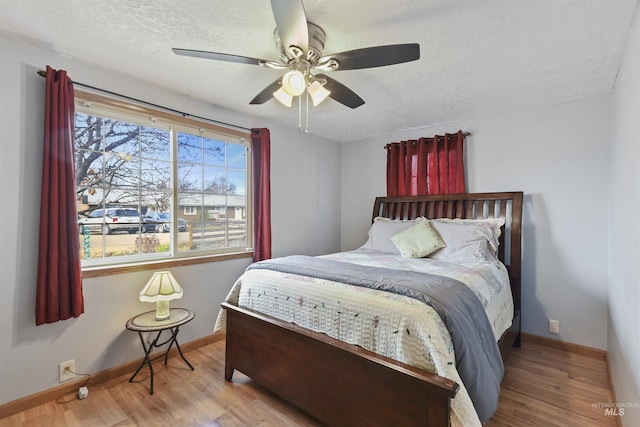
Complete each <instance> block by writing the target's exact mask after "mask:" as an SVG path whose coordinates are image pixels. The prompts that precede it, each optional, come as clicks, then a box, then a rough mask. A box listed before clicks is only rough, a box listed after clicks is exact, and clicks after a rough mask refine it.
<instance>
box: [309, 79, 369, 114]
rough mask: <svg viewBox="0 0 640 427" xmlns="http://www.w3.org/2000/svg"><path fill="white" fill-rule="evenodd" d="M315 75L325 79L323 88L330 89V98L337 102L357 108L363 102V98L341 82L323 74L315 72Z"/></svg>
mask: <svg viewBox="0 0 640 427" xmlns="http://www.w3.org/2000/svg"><path fill="white" fill-rule="evenodd" d="M315 77H316V78H317V79H320V80H326V81H327V83H325V84H324V88H325V89H327V90H329V91H331V93H330V94H329V97H330V98H333V99H335V100H336V101H338V102H339V103H341V104H343V105H346V106H347V107H349V108H358V107H359V106H361V105H362V104H364V100H363V99H362V98H360V97H359V96H358V95H357V94H356V93H355V92H354V91H352V90H351V89H349V88H348V87H346V86H345V85H343V84H342V83H340V82H338V81H336V80H334V79H332V78H331V77H327V76H326V75H324V74H316V75H315Z"/></svg>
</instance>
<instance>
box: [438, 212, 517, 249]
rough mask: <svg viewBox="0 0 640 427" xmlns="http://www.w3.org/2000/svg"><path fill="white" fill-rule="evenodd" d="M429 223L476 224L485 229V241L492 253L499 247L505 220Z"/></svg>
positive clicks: (445, 220) (450, 220)
mask: <svg viewBox="0 0 640 427" xmlns="http://www.w3.org/2000/svg"><path fill="white" fill-rule="evenodd" d="M431 222H432V223H433V222H451V223H457V224H471V225H473V224H478V225H479V226H481V227H487V228H486V230H485V233H486V235H487V240H488V241H489V245H491V249H492V250H493V251H494V252H496V253H497V252H498V246H500V241H499V240H498V239H499V238H500V236H501V235H502V227H504V224H505V219H504V218H482V219H460V218H455V219H450V218H437V219H432V220H431Z"/></svg>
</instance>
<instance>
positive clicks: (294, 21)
mask: <svg viewBox="0 0 640 427" xmlns="http://www.w3.org/2000/svg"><path fill="white" fill-rule="evenodd" d="M271 9H273V17H274V18H275V20H276V27H277V28H278V36H279V37H280V41H281V42H282V46H284V49H285V52H286V53H287V55H289V50H288V49H287V48H288V47H289V46H297V47H299V48H300V49H302V50H303V51H304V52H306V51H307V49H308V48H309V29H308V27H307V15H306V14H305V13H304V6H303V4H302V1H301V0H271Z"/></svg>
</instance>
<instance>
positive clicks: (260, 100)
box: [249, 78, 282, 104]
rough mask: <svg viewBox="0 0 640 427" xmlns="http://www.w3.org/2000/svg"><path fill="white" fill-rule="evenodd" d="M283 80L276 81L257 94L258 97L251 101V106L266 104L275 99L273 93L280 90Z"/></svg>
mask: <svg viewBox="0 0 640 427" xmlns="http://www.w3.org/2000/svg"><path fill="white" fill-rule="evenodd" d="M281 80H282V78H278V80H276V81H274V82H273V83H271V84H270V85H269V86H267V87H266V88H264V89H263V90H262V92H260V93H259V94H257V95H256V97H255V98H253V99H252V100H251V102H250V103H249V104H264V103H265V102H267V101H268V100H270V99H271V98H273V92H275V91H277V90H278V89H280V85H281Z"/></svg>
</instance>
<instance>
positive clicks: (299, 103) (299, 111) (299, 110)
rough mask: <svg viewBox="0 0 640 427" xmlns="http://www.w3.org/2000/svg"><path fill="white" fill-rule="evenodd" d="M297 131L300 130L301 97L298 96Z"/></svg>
mask: <svg viewBox="0 0 640 427" xmlns="http://www.w3.org/2000/svg"><path fill="white" fill-rule="evenodd" d="M297 98H298V132H302V97H301V96H298V97H297Z"/></svg>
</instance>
